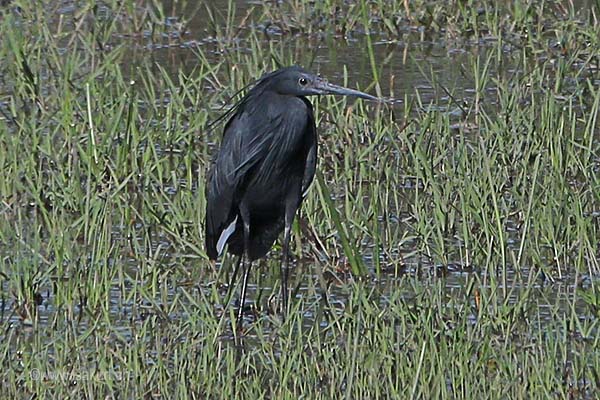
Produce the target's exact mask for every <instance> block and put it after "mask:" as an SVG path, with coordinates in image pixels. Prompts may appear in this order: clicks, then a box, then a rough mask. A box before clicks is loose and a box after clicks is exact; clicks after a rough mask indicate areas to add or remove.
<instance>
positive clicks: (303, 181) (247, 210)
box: [205, 66, 379, 323]
mask: <svg viewBox="0 0 600 400" xmlns="http://www.w3.org/2000/svg"><path fill="white" fill-rule="evenodd" d="M334 94H337V95H342V96H355V97H361V98H363V99H369V100H379V99H378V98H377V97H374V96H371V95H369V94H366V93H363V92H359V91H357V90H352V89H347V88H344V87H341V86H336V85H333V84H330V83H328V82H327V81H326V80H325V79H323V78H321V77H319V76H316V75H313V74H310V73H309V72H307V71H305V70H304V69H302V68H300V67H297V66H292V67H286V68H281V69H279V70H277V71H274V72H271V73H268V74H265V75H263V76H262V77H261V78H260V79H259V80H258V81H257V82H256V84H255V85H254V86H253V87H252V88H251V89H250V90H249V92H248V93H247V94H246V95H245V96H244V97H243V98H242V99H241V100H240V101H239V102H238V103H237V104H236V105H235V106H234V107H233V108H232V109H231V110H230V111H229V112H227V113H226V114H225V115H224V116H222V117H221V118H220V119H224V118H227V117H228V116H229V115H231V118H230V119H229V121H228V122H227V124H226V125H225V129H224V132H223V139H222V142H221V147H220V149H219V151H218V152H217V154H216V156H215V158H214V160H213V164H212V168H211V171H210V173H209V178H208V184H207V188H206V198H207V199H206V201H207V204H206V225H205V229H206V252H207V254H208V256H209V258H210V259H212V260H216V259H217V257H218V256H219V255H220V254H221V253H222V252H223V250H224V248H225V245H227V250H228V252H229V253H232V254H234V255H237V256H239V259H238V261H237V265H236V267H235V270H234V272H233V275H232V280H231V282H232V283H233V282H234V280H235V277H236V275H237V271H238V268H239V265H240V264H241V265H242V268H243V272H244V276H243V283H242V293H241V298H240V303H239V308H238V314H237V318H238V322H239V323H241V321H242V316H243V307H244V301H245V297H246V287H247V284H248V275H249V273H250V266H251V264H252V261H254V260H257V259H259V258H262V257H264V256H265V254H267V252H268V251H269V249H270V248H271V247H272V245H273V242H274V241H275V240H276V239H277V238H278V236H279V235H280V234H281V232H282V231H283V233H284V234H283V244H282V260H281V270H280V272H281V301H282V313H283V316H284V317H285V314H286V312H287V300H288V298H287V297H288V293H287V272H288V259H289V254H288V247H289V242H290V233H291V228H292V222H293V221H294V217H295V215H296V211H297V210H298V208H299V207H300V204H301V203H302V199H303V198H304V197H305V196H306V192H307V190H308V188H309V186H310V184H311V183H312V181H313V178H314V176H315V170H316V163H317V147H318V145H317V130H316V126H315V117H314V113H313V107H312V104H311V103H310V101H308V99H307V98H306V96H313V95H334ZM230 287H231V286H230Z"/></svg>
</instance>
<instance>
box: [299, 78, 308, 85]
mask: <svg viewBox="0 0 600 400" xmlns="http://www.w3.org/2000/svg"><path fill="white" fill-rule="evenodd" d="M298 83H299V84H300V86H306V84H307V83H308V80H307V79H306V78H300V79H298Z"/></svg>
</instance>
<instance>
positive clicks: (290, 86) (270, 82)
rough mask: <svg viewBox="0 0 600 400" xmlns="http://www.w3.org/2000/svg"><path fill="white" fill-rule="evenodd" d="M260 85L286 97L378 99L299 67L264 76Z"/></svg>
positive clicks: (287, 68) (283, 69)
mask: <svg viewBox="0 0 600 400" xmlns="http://www.w3.org/2000/svg"><path fill="white" fill-rule="evenodd" d="M260 84H264V85H265V86H267V87H268V90H272V91H274V92H277V93H279V94H283V95H288V96H316V95H334V94H337V95H340V96H354V97H360V98H363V99H367V100H376V101H378V100H379V99H378V98H377V97H375V96H371V95H370V94H367V93H363V92H360V91H358V90H354V89H348V88H345V87H342V86H338V85H334V84H331V83H329V82H327V80H326V79H324V78H321V77H320V76H317V75H313V74H311V73H309V72H307V71H305V70H304V69H302V68H300V67H296V66H294V67H286V68H282V69H279V70H277V71H275V72H272V73H270V74H267V75H265V76H264V77H262V78H261V80H260Z"/></svg>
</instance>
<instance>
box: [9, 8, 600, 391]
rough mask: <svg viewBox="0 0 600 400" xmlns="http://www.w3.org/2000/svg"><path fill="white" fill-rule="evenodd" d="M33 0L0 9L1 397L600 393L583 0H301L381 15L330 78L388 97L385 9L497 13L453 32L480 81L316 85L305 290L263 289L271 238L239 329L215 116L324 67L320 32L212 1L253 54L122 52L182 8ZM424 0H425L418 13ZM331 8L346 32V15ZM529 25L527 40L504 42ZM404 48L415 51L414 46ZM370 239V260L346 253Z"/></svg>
mask: <svg viewBox="0 0 600 400" xmlns="http://www.w3.org/2000/svg"><path fill="white" fill-rule="evenodd" d="M18 3H19V5H20V7H22V10H23V12H22V14H21V15H19V14H18V13H12V12H11V13H9V15H6V13H3V19H2V20H1V21H0V33H2V37H3V38H7V40H4V41H2V42H0V56H1V57H2V59H3V60H6V61H7V62H5V63H2V64H1V65H0V70H1V76H2V78H1V79H2V81H1V84H0V85H1V88H0V109H1V110H2V114H1V115H0V165H1V166H2V170H3V174H2V175H1V176H0V197H1V201H0V203H1V205H0V253H1V254H2V256H1V257H0V285H1V290H0V308H1V309H0V327H1V329H0V336H1V339H2V340H0V342H1V343H2V345H0V363H2V366H3V368H2V373H1V374H2V382H3V385H2V387H1V388H0V397H7V398H15V397H25V396H27V397H31V396H36V397H43V398H64V397H67V396H71V397H72V396H77V397H99V396H102V397H107V398H117V397H125V398H140V397H151V396H155V397H168V398H190V397H196V398H206V397H209V398H210V397H239V398H249V397H250V398H261V397H269V396H270V397H273V396H277V397H299V396H301V395H303V396H306V397H311V398H336V397H340V396H346V397H356V398H388V397H399V398H409V397H412V398H457V397H460V398H491V399H494V398H547V397H561V398H563V397H565V398H566V397H575V398H578V397H579V398H586V397H593V396H594V394H595V393H596V392H597V391H598V370H600V361H599V360H600V357H599V356H598V350H597V349H598V347H599V345H600V343H598V340H599V339H598V335H597V332H598V322H597V320H598V318H596V316H597V315H598V300H597V299H598V295H597V293H598V280H597V276H598V273H600V266H599V264H598V254H599V253H598V252H599V248H598V245H599V244H598V241H597V237H598V229H599V227H598V206H599V204H600V197H599V193H600V190H598V189H599V188H600V179H599V178H598V172H599V171H598V168H597V164H598V153H599V151H600V150H599V148H598V142H597V125H598V122H597V121H598V109H599V107H600V106H599V104H600V91H599V90H598V84H597V72H595V70H594V67H593V66H594V63H596V62H597V50H598V40H597V37H598V36H597V35H596V36H594V35H595V33H596V32H597V26H594V25H592V24H587V23H585V22H584V21H582V20H580V19H578V18H579V16H578V15H577V13H576V12H575V10H570V9H568V8H566V9H565V12H566V13H565V14H564V18H562V17H561V18H558V17H555V16H553V15H548V14H543V15H542V18H539V19H537V20H536V19H535V18H533V17H532V15H534V13H537V9H535V8H532V7H535V5H533V4H532V5H529V4H525V3H515V4H511V5H509V7H513V8H514V9H515V10H516V8H518V7H520V8H519V10H520V11H519V10H517V11H514V12H513V11H510V10H509V12H510V13H512V14H510V15H512V18H511V19H510V20H503V19H501V18H500V15H502V14H494V15H487V14H486V15H475V13H474V12H473V10H474V9H475V7H476V4H479V3H477V2H471V3H469V5H470V6H472V7H470V8H469V7H467V6H462V8H459V7H458V6H456V7H454V8H452V7H451V8H450V9H451V10H453V11H452V12H453V13H454V15H456V19H450V18H448V17H443V16H441V15H442V14H441V13H442V12H443V10H439V9H436V5H435V4H431V3H428V2H414V3H413V2H409V4H408V7H409V9H408V10H407V9H406V8H405V4H404V2H392V3H389V4H388V3H378V2H372V3H367V2H350V3H348V2H344V3H343V4H342V3H339V2H323V3H319V4H318V5H315V6H314V7H313V8H311V5H310V4H308V3H307V2H295V3H293V4H292V3H290V4H292V5H293V6H294V7H299V8H302V9H303V10H305V14H300V13H298V14H293V15H292V14H289V15H288V18H287V19H288V20H290V21H293V20H297V21H299V23H300V22H302V21H303V20H302V18H305V17H307V18H308V15H309V14H310V13H311V12H312V11H314V13H313V17H311V18H314V17H315V15H316V16H318V15H319V13H324V15H327V16H330V15H335V16H336V18H338V22H337V23H338V24H344V23H345V24H346V25H345V26H346V28H345V29H346V30H347V31H348V32H351V33H353V34H356V35H357V36H359V34H357V33H355V32H357V28H358V27H359V26H360V24H362V23H367V22H366V21H367V20H368V23H369V24H370V26H369V32H370V33H371V35H372V38H371V39H372V41H371V48H370V49H368V50H367V51H369V52H371V53H372V57H374V58H375V61H376V64H377V65H376V66H374V64H373V63H372V62H371V61H369V62H367V63H366V64H365V65H366V66H367V67H366V69H365V71H366V74H368V75H369V76H371V78H368V79H365V80H362V81H361V83H360V84H358V83H356V82H353V80H352V79H353V78H351V77H350V76H351V75H350V71H351V68H350V67H349V68H348V69H347V70H346V71H345V72H344V73H343V75H340V76H337V77H331V80H333V81H342V80H343V81H344V84H346V85H348V86H362V85H365V84H366V85H374V84H375V83H374V82H377V79H376V78H375V76H376V74H378V76H379V84H380V86H381V90H382V92H383V94H384V95H385V90H386V86H385V85H386V80H387V79H384V78H383V77H384V75H387V73H388V71H387V65H391V64H386V63H385V62H383V63H382V64H381V65H380V64H379V62H378V61H377V60H380V58H379V57H380V56H381V53H380V51H381V46H383V45H381V44H378V43H379V42H378V40H377V39H376V38H379V36H377V35H379V33H380V32H378V30H377V25H376V24H377V18H376V17H377V16H378V15H381V16H382V18H386V19H387V22H385V26H386V27H385V30H388V31H390V30H391V29H392V27H395V28H396V29H398V28H399V29H400V30H402V29H409V30H410V29H412V28H410V26H413V25H412V24H424V25H428V26H429V27H430V28H429V29H432V30H435V26H436V24H441V25H439V26H438V27H440V28H441V27H442V26H444V25H443V24H444V23H448V24H452V26H448V28H450V29H447V30H445V31H443V30H438V31H436V32H438V33H439V34H443V35H448V37H450V35H451V34H453V33H452V29H451V28H455V27H457V26H464V27H465V29H467V28H469V29H474V30H476V32H477V33H476V35H479V36H482V35H485V34H486V29H487V30H489V32H498V34H499V33H502V34H503V35H505V36H503V37H502V38H501V39H498V40H497V41H495V42H491V43H488V44H486V45H485V46H481V47H480V48H478V49H477V51H469V50H466V53H467V55H466V56H465V57H464V58H456V59H452V58H451V55H448V57H449V58H450V59H451V61H452V62H454V61H456V60H462V61H464V60H466V61H465V62H464V63H463V65H459V66H458V67H457V68H456V69H457V70H460V73H461V74H463V76H464V77H465V80H464V81H462V83H461V85H463V84H464V83H465V82H466V83H467V85H466V86H453V84H452V83H448V82H451V81H450V80H448V79H443V77H438V78H436V79H433V78H428V79H423V80H421V81H419V82H422V83H423V84H422V85H416V84H415V85H414V87H411V88H410V90H408V91H406V92H405V93H404V92H403V93H402V94H401V95H402V96H403V101H402V102H400V103H395V104H394V105H393V106H391V107H379V106H377V105H374V104H370V103H368V102H364V101H353V100H352V101H349V100H346V99H321V100H318V101H316V102H315V108H316V115H317V116H318V118H319V120H318V123H319V131H320V134H321V137H320V145H321V148H320V151H321V157H320V160H319V169H320V171H321V175H320V179H319V182H316V183H317V184H316V186H315V188H313V190H312V191H311V192H310V194H309V196H308V198H307V199H306V201H305V203H304V206H303V211H302V213H301V216H300V218H299V219H298V224H297V226H296V227H295V229H294V235H298V233H300V235H299V236H301V238H298V240H299V242H300V245H297V246H295V255H296V257H295V258H297V262H296V268H295V270H294V271H293V273H292V275H293V276H292V277H291V282H293V283H294V287H295V290H294V294H295V299H294V301H293V304H292V307H293V312H292V313H290V316H289V319H288V320H287V321H286V322H285V323H282V322H281V320H280V318H279V316H278V315H277V314H276V313H272V311H271V310H272V306H271V302H272V300H273V299H272V298H271V297H272V295H273V294H275V295H276V294H277V292H278V288H277V274H276V272H277V267H278V261H279V260H278V256H277V254H278V253H277V249H275V251H274V252H273V257H271V258H270V259H269V260H266V261H264V262H262V263H260V264H259V265H258V266H257V268H256V270H255V271H256V272H255V273H254V274H253V283H255V285H252V287H251V288H250V291H251V293H252V297H253V298H254V299H255V302H254V305H253V308H252V310H253V312H250V313H248V317H247V321H246V324H245V326H246V330H245V331H244V332H242V333H241V335H242V337H243V340H242V341H241V342H242V347H241V348H240V346H239V345H237V343H236V340H235V339H236V337H235V334H234V330H235V327H232V324H234V322H233V321H234V320H235V318H234V313H235V307H233V306H232V304H233V303H234V301H232V302H231V303H232V304H230V305H229V306H227V305H225V304H223V303H224V302H225V296H226V292H227V287H226V285H224V284H223V283H224V282H227V281H228V273H230V269H231V267H230V264H231V262H232V261H231V260H229V259H228V260H225V262H224V264H221V263H219V264H216V265H214V264H211V263H209V262H208V261H207V260H206V255H205V254H204V251H203V248H202V241H203V236H202V235H203V233H202V231H203V229H202V220H203V217H204V216H203V210H204V203H205V198H204V191H203V190H202V188H203V185H204V181H205V173H206V172H205V171H206V170H207V167H208V165H209V163H210V154H212V150H213V148H214V146H215V143H217V142H218V141H219V140H220V139H219V137H220V134H221V129H220V128H217V129H215V130H214V131H210V132H209V131H208V130H207V129H206V125H207V122H208V121H211V120H213V119H214V118H216V117H217V116H218V114H219V113H220V112H221V111H219V110H218V107H219V106H220V105H221V104H222V103H223V102H225V101H227V100H228V98H229V97H230V96H231V95H233V94H234V93H235V92H236V91H237V90H239V89H240V88H241V87H243V86H244V85H246V84H248V83H249V82H251V81H252V80H253V79H255V78H256V77H258V76H259V75H260V74H261V73H262V72H264V71H266V70H269V69H272V68H273V67H275V66H276V65H277V62H278V61H277V60H279V62H282V63H291V62H292V61H294V62H299V63H301V64H302V63H303V64H305V65H309V64H310V61H311V60H313V59H314V57H315V55H316V54H318V51H317V50H315V49H314V48H309V47H310V40H307V39H306V38H298V39H297V41H296V40H291V41H288V40H289V39H288V38H281V39H273V38H271V39H270V40H268V39H264V38H263V36H261V35H262V33H260V32H258V31H257V30H255V29H250V28H244V29H242V30H240V31H237V30H236V29H234V28H235V27H236V23H237V22H236V21H239V18H244V17H245V16H242V15H241V14H240V13H235V15H234V17H235V18H234V17H231V18H229V19H227V21H228V22H226V24H227V25H229V26H228V27H227V26H225V27H224V26H223V25H221V23H220V22H218V21H215V24H217V25H218V26H219V27H220V29H221V28H222V33H221V34H222V35H230V33H223V32H234V35H237V36H236V40H240V41H242V42H243V43H244V44H243V45H244V46H246V45H247V47H246V49H248V50H247V52H241V51H239V52H238V51H234V52H229V53H227V54H223V55H222V56H219V59H218V60H215V59H214V57H215V56H214V54H213V52H214V51H215V48H218V45H216V44H215V45H211V44H198V45H197V46H193V49H192V48H190V49H189V52H190V53H191V54H193V55H194V57H195V59H194V61H195V62H194V66H192V67H190V68H187V69H186V68H183V67H182V68H178V69H177V70H175V71H173V70H172V69H171V67H170V66H169V65H167V64H166V63H165V62H164V59H161V60H162V61H157V59H156V58H153V55H155V54H157V53H155V51H158V50H151V49H152V46H149V47H145V45H143V46H142V47H143V52H144V53H147V55H146V54H143V55H142V56H141V58H140V59H139V60H138V62H136V64H135V65H130V64H127V63H126V62H125V61H124V60H125V59H126V58H127V57H128V54H129V52H130V51H131V46H134V44H133V42H134V40H131V39H130V38H131V37H132V36H133V35H137V34H139V32H140V30H142V31H143V30H146V29H148V32H146V33H144V34H148V36H147V38H148V40H149V41H151V42H152V43H157V42H159V38H163V37H162V34H158V33H157V32H159V31H160V30H161V29H165V33H167V31H168V29H170V28H168V27H167V25H165V24H163V23H162V22H160V21H163V20H164V19H165V18H170V17H169V14H170V15H171V16H173V15H175V16H176V17H177V15H180V14H181V13H180V11H178V10H183V8H174V9H172V10H167V9H157V8H152V7H151V8H146V7H139V6H138V4H139V3H135V2H125V3H117V2H105V3H103V7H105V8H102V9H101V10H100V11H98V10H96V11H94V10H93V4H92V3H90V2H84V3H82V5H81V7H82V8H81V11H80V13H79V14H78V16H77V18H81V19H77V18H75V15H72V14H70V13H66V14H64V15H63V16H62V17H60V16H58V17H56V15H57V14H56V11H55V9H54V7H49V6H50V5H49V4H46V6H47V8H44V7H37V4H35V5H34V4H33V3H31V2H27V1H19V2H18ZM157 4H158V3H157ZM178 4H179V5H181V4H182V3H178ZM336 5H341V8H340V10H337V11H336V10H335V9H334V8H335V6H336ZM367 5H368V7H367ZM382 5H383V6H386V7H382ZM423 5H427V6H428V7H429V10H428V11H427V12H429V13H430V14H431V15H432V16H433V17H434V19H433V20H431V21H429V22H428V21H427V20H426V19H427V18H428V17H426V18H425V19H422V20H419V19H418V18H419V15H420V10H421V9H419V8H418V7H420V6H423ZM452 5H455V4H454V3H451V4H450V6H452ZM158 6H160V5H158ZM357 6H359V7H365V8H364V9H363V10H364V11H366V12H367V14H368V16H367V17H365V15H364V14H361V13H357V12H356V11H358V8H356V7H357ZM153 7H154V6H153ZM177 7H179V6H177ZM286 7H289V4H287V3H286V4H281V5H278V6H276V7H275V6H274V7H271V9H270V12H271V14H270V15H271V18H276V16H277V14H276V13H286V12H288V13H289V11H286V10H287V9H286ZM350 7H354V8H352V16H351V18H350V19H348V20H347V21H344V20H343V16H344V12H345V10H349V9H350ZM413 7H414V8H413ZM260 10H261V7H260V6H257V7H256V9H255V10H254V11H253V14H252V15H251V16H250V17H248V18H249V19H248V25H244V24H242V23H240V26H241V25H244V26H252V24H250V23H249V21H251V20H252V21H254V22H255V21H260V18H261V14H260ZM511 10H512V8H511ZM233 11H234V10H232V11H231V12H233ZM542 11H543V12H544V13H547V10H546V9H543V10H542ZM375 13H379V14H375ZM150 14H152V15H150ZM513 14H514V15H513ZM214 15H217V14H214ZM265 15H266V14H265ZM110 16H113V17H114V18H112V19H111V18H109V17H110ZM55 17H56V18H55ZM29 18H31V19H29ZM60 18H62V23H61V24H62V25H61V24H59V25H56V24H55V23H54V20H55V19H60ZM444 18H446V19H444ZM590 18H591V17H590ZM575 19H577V23H573V21H574V20H575ZM31 20H33V21H36V23H30V22H28V21H31ZM83 20H85V21H89V24H88V23H86V24H84V23H78V21H83ZM176 20H179V19H178V18H176ZM180 20H181V21H184V20H185V17H181V19H180ZM127 21H132V22H131V24H129V25H128V24H127V23H125V22H127ZM406 21H409V22H410V23H409V24H408V28H407V23H406ZM542 23H545V25H541V24H542ZM152 24H155V31H154V33H152V34H150V32H151V30H152V29H151V26H152ZM461 24H464V25H461ZM490 24H492V25H493V26H489V25H490ZM17 25H18V26H19V28H20V30H18V29H15V26H17ZM319 26H320V27H321V28H319V29H325V31H326V32H330V31H329V29H331V28H330V26H331V24H330V22H328V19H323V20H322V23H321V25H319ZM540 26H546V27H547V28H546V29H547V30H546V35H548V36H549V37H550V40H546V39H544V38H547V37H548V36H544V33H543V32H542V31H541V29H539V27H540ZM246 29H248V30H247V31H246ZM284 29H287V28H285V27H284ZM305 29H307V30H312V31H311V32H314V29H316V28H315V27H313V26H311V25H310V24H306V25H305ZM336 29H337V28H336ZM461 29H462V28H461ZM521 29H527V31H528V32H529V34H528V36H527V38H524V37H521V35H522V33H520V32H521ZM9 31H12V33H9ZM331 32H333V30H332V31H331ZM434 33H435V32H434ZM513 34H514V35H515V37H516V38H517V39H516V42H514V43H516V44H517V45H519V46H521V47H520V49H519V50H507V49H506V47H505V46H509V47H510V46H512V45H515V44H514V43H513V44H508V42H509V41H511V43H512V41H513V40H515V37H513V36H512V35H513ZM9 35H11V36H10V37H9ZM128 35H132V36H128ZM430 35H431V34H430ZM494 35H497V34H494ZM168 36H169V37H168V38H164V40H166V41H171V43H181V42H180V39H177V38H175V37H174V36H173V35H170V34H168ZM431 37H435V35H434V36H430V38H431ZM554 38H560V46H555V44H556V43H555V41H554ZM578 38H585V40H587V42H586V43H587V44H583V42H582V41H581V40H578ZM160 40H163V39H160ZM265 40H268V43H267V42H265ZM327 40H330V42H329V43H330V44H333V43H335V41H331V40H332V39H327ZM408 40H409V41H411V40H414V38H410V37H409V38H408ZM65 43H67V44H69V45H65ZM361 43H365V42H361ZM100 44H102V45H100ZM138 50H139V49H138ZM411 51H416V50H411ZM321 54H322V53H321ZM392 54H393V56H392ZM400 56H401V54H400V53H394V52H392V53H390V55H386V57H385V58H386V59H389V60H391V61H390V63H391V62H392V61H393V57H400ZM321 57H322V55H321ZM404 60H405V61H403V62H405V63H407V64H406V68H407V73H408V67H411V66H412V65H413V64H414V63H419V62H421V61H420V60H411V59H410V57H406V58H405V59H404ZM462 61H461V62H462ZM23 63H25V64H23ZM316 65H320V64H318V63H317V64H316ZM382 65H384V66H385V67H382ZM501 65H505V66H506V65H509V66H510V67H511V68H508V69H504V68H500V67H499V66H501ZM373 68H375V69H376V70H377V71H375V70H374V69H373ZM411 68H414V69H416V67H411ZM323 69H324V70H325V68H324V67H323ZM425 71H427V68H422V69H421V73H422V74H423V75H427V74H430V72H427V73H425ZM403 78H404V77H403ZM407 79H408V78H407ZM372 81H373V82H372ZM442 85H444V88H442V87H441V86H442ZM397 90H398V89H396V91H397ZM431 92H435V93H436V94H435V96H431ZM476 104H477V106H475V105H476ZM457 105H460V107H463V108H464V110H466V111H467V112H460V113H456V112H454V111H455V109H456V108H460V107H458V106H457ZM328 200H329V201H328ZM334 214H337V216H338V218H337V219H336V218H332V217H331V216H332V215H334ZM342 235H345V237H346V245H344V240H342V237H341V236H342ZM349 256H350V257H349ZM352 257H354V263H355V265H360V266H361V268H362V270H359V269H358V268H356V267H355V270H354V271H353V270H352V268H350V269H348V268H347V265H346V261H345V260H349V259H350V258H352ZM348 264H350V262H348ZM350 265H351V264H350ZM238 339H239V336H238Z"/></svg>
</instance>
